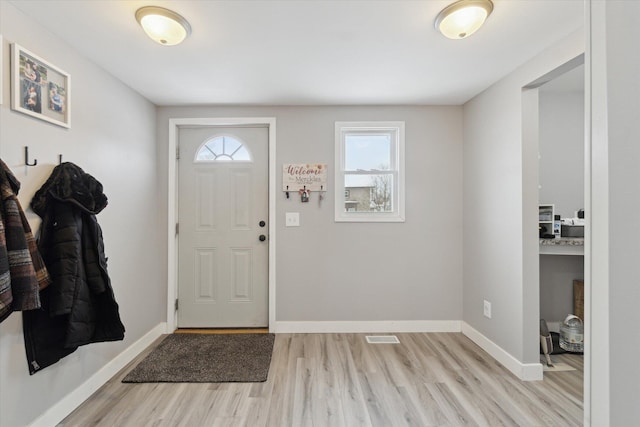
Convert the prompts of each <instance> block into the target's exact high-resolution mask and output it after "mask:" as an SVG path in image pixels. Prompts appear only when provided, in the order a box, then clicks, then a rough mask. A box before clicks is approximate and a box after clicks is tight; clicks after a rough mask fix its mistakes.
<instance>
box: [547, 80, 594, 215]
mask: <svg viewBox="0 0 640 427" xmlns="http://www.w3.org/2000/svg"><path fill="white" fill-rule="evenodd" d="M539 99H540V146H539V149H540V156H541V158H540V163H539V165H540V169H539V171H540V174H539V181H540V185H541V188H540V203H552V204H554V205H555V213H556V215H561V216H562V218H565V217H568V218H572V217H573V216H574V211H577V210H578V209H582V208H584V92H547V91H545V90H544V86H543V87H542V88H541V90H540V98H539Z"/></svg>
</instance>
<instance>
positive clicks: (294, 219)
mask: <svg viewBox="0 0 640 427" xmlns="http://www.w3.org/2000/svg"><path fill="white" fill-rule="evenodd" d="M284 218H285V221H284V225H285V227H300V212H286V213H285V215H284Z"/></svg>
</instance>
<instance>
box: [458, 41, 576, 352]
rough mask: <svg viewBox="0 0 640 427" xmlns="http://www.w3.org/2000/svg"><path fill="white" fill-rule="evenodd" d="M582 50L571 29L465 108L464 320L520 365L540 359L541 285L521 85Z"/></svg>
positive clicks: (532, 162)
mask: <svg viewBox="0 0 640 427" xmlns="http://www.w3.org/2000/svg"><path fill="white" fill-rule="evenodd" d="M582 52H584V42H583V34H582V32H577V33H575V34H572V35H571V36H570V37H568V38H567V39H566V40H564V41H563V42H561V43H559V44H557V45H554V46H552V47H551V48H549V49H547V50H545V51H544V52H543V53H541V54H540V55H538V56H537V57H535V58H533V59H531V60H530V61H528V62H527V63H525V64H524V65H522V66H521V67H519V68H518V69H517V70H515V71H514V72H513V73H511V74H510V75H508V76H507V77H505V78H504V79H502V80H500V81H499V82H497V83H496V84H494V85H493V86H492V87H490V88H489V89H487V90H485V91H484V92H483V93H481V94H480V95H478V96H476V97H475V98H474V99H472V100H471V101H469V102H468V103H467V104H465V106H464V150H463V151H464V153H463V159H464V221H463V226H464V230H465V234H464V287H463V295H464V306H463V320H464V321H465V322H466V323H468V324H469V325H470V326H471V327H473V328H474V329H476V330H477V331H479V332H480V333H481V334H483V335H484V336H485V337H487V338H488V339H489V340H491V341H493V342H494V343H495V344H497V345H498V346H500V347H501V348H502V349H503V350H505V351H506V352H508V353H509V354H511V355H512V356H513V357H515V358H516V359H517V360H519V361H520V362H524V363H537V362H538V359H539V356H538V346H539V344H538V342H539V341H538V316H539V295H538V292H539V291H538V289H539V284H538V280H537V278H538V274H537V270H538V257H537V253H538V240H537V203H538V188H537V176H536V175H537V168H538V158H537V146H536V147H529V146H524V145H523V126H522V123H523V87H524V86H526V85H528V84H529V83H531V82H533V81H534V80H536V79H538V78H539V77H541V76H543V75H545V74H547V73H548V72H550V71H551V70H553V69H555V68H557V67H558V66H560V65H562V64H564V63H566V62H567V61H569V60H571V59H573V58H575V57H576V56H578V55H580V54H581V53H582ZM536 144H537V143H536ZM525 177H526V179H525ZM532 177H533V178H536V179H531V178H532ZM525 254H527V255H526V256H525ZM532 271H535V274H529V272H532ZM525 273H526V274H525ZM485 299H486V300H489V301H490V302H491V303H492V311H493V313H492V314H493V316H492V319H488V318H486V317H483V311H482V309H483V300H485Z"/></svg>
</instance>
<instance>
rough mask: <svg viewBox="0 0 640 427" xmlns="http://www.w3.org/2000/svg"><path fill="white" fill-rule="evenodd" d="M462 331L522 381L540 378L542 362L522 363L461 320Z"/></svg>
mask: <svg viewBox="0 0 640 427" xmlns="http://www.w3.org/2000/svg"><path fill="white" fill-rule="evenodd" d="M462 333H463V334H464V335H465V336H467V337H468V338H469V339H470V340H471V341H473V342H474V343H476V344H478V345H479V346H480V347H481V348H482V349H483V350H484V351H486V352H487V353H489V355H491V357H493V358H494V359H496V360H497V361H498V362H500V363H502V364H503V365H504V367H505V368H507V369H508V370H510V371H511V372H512V373H513V374H514V375H515V376H516V377H518V378H520V379H521V380H523V381H539V380H541V379H542V364H540V363H522V362H520V361H519V360H518V359H516V358H515V357H513V356H512V355H511V354H509V353H508V352H506V351H505V350H504V349H503V348H502V347H500V346H499V345H498V344H496V343H494V342H493V341H491V340H490V339H489V338H487V337H485V336H484V335H482V334H481V333H480V332H478V331H477V330H475V329H474V328H473V327H472V326H470V325H469V324H468V323H467V322H462Z"/></svg>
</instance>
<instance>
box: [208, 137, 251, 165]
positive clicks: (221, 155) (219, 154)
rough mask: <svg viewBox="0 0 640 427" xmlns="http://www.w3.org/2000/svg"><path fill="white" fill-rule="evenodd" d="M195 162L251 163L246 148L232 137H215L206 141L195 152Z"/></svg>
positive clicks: (249, 154)
mask: <svg viewBox="0 0 640 427" xmlns="http://www.w3.org/2000/svg"><path fill="white" fill-rule="evenodd" d="M195 161H196V162H221V161H222V162H228V161H236V162H237V161H241V162H242V161H244V162H250V161H251V153H249V150H248V149H247V147H245V146H244V144H243V143H242V142H240V141H238V140H237V139H236V138H234V137H232V136H216V137H215V138H211V139H210V140H208V141H206V142H205V143H204V144H202V145H201V146H200V148H199V149H198V151H197V152H196V158H195Z"/></svg>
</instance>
